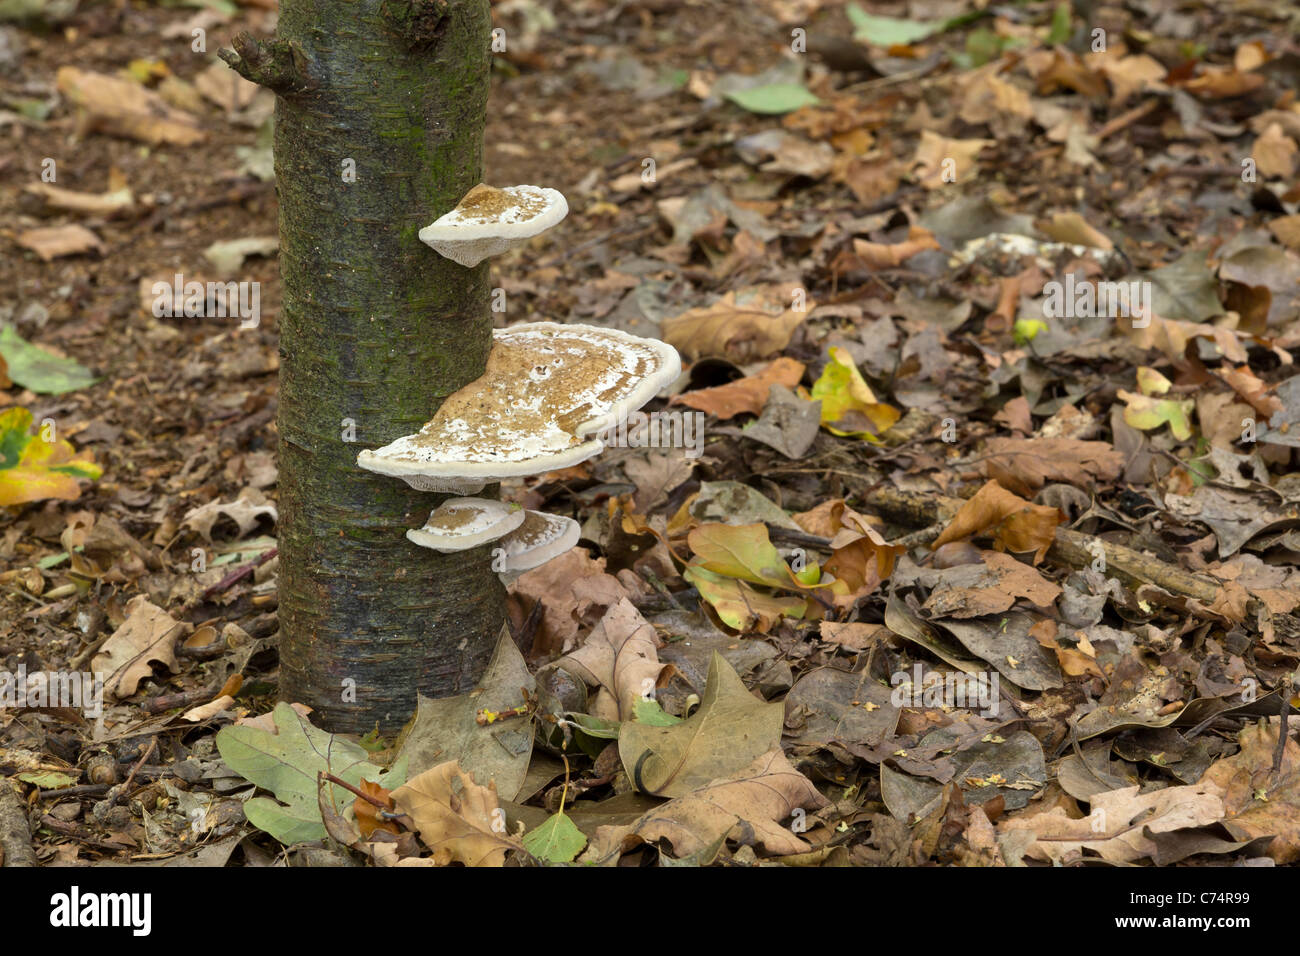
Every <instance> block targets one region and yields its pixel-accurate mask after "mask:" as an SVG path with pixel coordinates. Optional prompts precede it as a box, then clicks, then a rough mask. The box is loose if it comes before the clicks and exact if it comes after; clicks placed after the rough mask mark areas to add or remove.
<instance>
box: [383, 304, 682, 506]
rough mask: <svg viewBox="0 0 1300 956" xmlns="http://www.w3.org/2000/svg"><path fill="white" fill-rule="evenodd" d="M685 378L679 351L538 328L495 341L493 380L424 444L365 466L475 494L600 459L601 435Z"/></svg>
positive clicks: (443, 412) (453, 405) (580, 328)
mask: <svg viewBox="0 0 1300 956" xmlns="http://www.w3.org/2000/svg"><path fill="white" fill-rule="evenodd" d="M680 373H681V359H680V358H679V357H678V355H677V350H676V349H674V348H673V347H672V346H671V345H668V344H666V343H664V342H660V341H658V340H657V339H646V338H640V337H638V336H635V335H628V334H627V333H626V332H620V331H618V330H617V329H603V328H597V327H595V326H588V325H560V324H558V323H555V322H534V323H530V324H527V325H516V326H514V327H513V328H508V329H497V330H496V331H495V332H494V333H493V345H492V350H491V352H490V353H489V355H488V360H487V370H486V371H485V372H484V374H483V375H482V376H481V377H480V378H478V379H475V380H474V381H473V382H470V383H469V384H468V385H466V386H465V387H464V388H462V389H460V390H459V391H457V392H455V393H454V394H452V395H451V396H449V397H448V398H447V400H446V401H444V402H443V403H442V406H441V407H440V408H439V409H438V412H437V414H436V415H434V417H433V419H432V420H431V421H430V422H429V423H428V424H426V425H425V426H424V427H423V428H422V429H420V431H419V432H417V433H416V434H414V435H405V436H403V437H401V438H399V439H397V440H396V441H394V442H391V443H390V444H388V445H385V446H384V447H382V448H377V449H375V450H374V451H363V452H361V454H360V455H358V456H357V464H358V465H360V466H361V467H362V468H365V469H367V470H368V471H373V472H377V473H379V474H381V475H391V476H393V477H395V478H401V479H403V480H405V481H406V483H407V484H409V485H410V486H411V487H413V488H416V489H419V490H422V491H447V492H453V493H457V494H472V493H474V492H476V491H480V490H481V489H482V488H483V487H484V485H486V484H489V483H491V482H496V481H500V480H501V479H503V478H514V477H522V476H525V475H540V474H544V473H546V472H548V471H555V470H557V469H560V468H567V467H569V466H570V465H576V464H578V463H579V462H583V461H586V460H587V459H588V458H593V457H595V456H596V455H598V454H600V452H601V451H603V450H604V448H605V443H604V442H603V441H602V440H601V438H600V433H601V432H603V431H605V430H606V429H609V428H611V427H614V426H615V425H616V424H617V423H618V422H619V420H620V419H624V418H626V417H627V416H628V415H629V414H631V413H632V412H634V411H636V410H637V409H639V408H640V407H641V406H642V405H644V404H645V403H646V402H648V401H650V399H651V398H653V397H654V396H655V395H656V394H657V393H658V392H659V391H660V390H661V389H662V388H664V387H665V386H667V385H669V384H670V383H672V382H673V381H674V380H675V379H676V378H677V376H678V375H679V374H680Z"/></svg>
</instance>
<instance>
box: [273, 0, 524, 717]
mask: <svg viewBox="0 0 1300 956" xmlns="http://www.w3.org/2000/svg"><path fill="white" fill-rule="evenodd" d="M439 7H440V8H443V9H442V15H441V16H436V17H435V16H433V12H432V11H433V5H432V4H430V5H427V6H423V7H419V8H417V13H419V12H420V11H424V13H423V14H422V15H421V16H422V18H421V16H416V17H415V20H416V21H418V22H419V24H422V25H423V26H424V27H425V28H427V29H428V30H429V31H431V33H433V34H434V35H432V36H430V37H428V38H427V41H428V42H417V43H414V44H412V43H409V42H408V39H409V38H408V37H407V36H406V35H405V34H403V32H402V28H400V25H398V26H395V24H394V19H393V6H392V4H391V3H388V4H385V3H384V2H383V0H282V3H281V7H280V21H279V28H278V35H277V40H276V42H277V43H278V44H279V46H278V47H276V49H281V50H283V49H297V50H300V51H301V52H302V55H303V57H304V58H305V59H304V60H302V62H304V63H305V64H306V68H307V69H308V70H309V72H310V76H311V79H312V85H311V87H310V88H308V89H301V88H299V87H293V88H290V91H289V92H282V93H281V95H280V97H279V98H278V101H277V106H276V115H275V166H276V188H277V192H278V194H279V201H280V267H281V273H282V276H283V282H284V309H283V313H282V317H281V322H280V352H281V369H280V395H279V413H278V424H279V429H280V486H279V494H280V611H279V614H280V625H281V642H280V654H281V696H282V697H284V698H285V699H286V700H298V701H302V702H304V703H306V704H309V705H310V706H312V707H314V708H316V709H317V711H318V712H320V714H321V715H322V717H323V718H324V721H325V723H326V725H327V726H329V727H330V728H331V729H335V730H351V731H362V730H367V729H369V728H370V727H372V726H373V725H374V724H375V723H378V724H380V726H381V727H383V728H384V729H392V728H394V727H396V726H399V725H400V724H401V723H403V722H404V721H405V720H406V719H407V717H408V716H409V715H410V713H411V712H412V711H413V710H414V707H415V692H416V690H417V689H418V690H420V691H421V692H423V693H425V694H430V695H434V696H445V695H449V694H455V693H463V692H465V691H467V690H468V689H470V688H471V687H472V686H473V682H474V681H475V679H476V678H477V677H478V675H479V673H480V672H481V669H482V666H483V664H484V662H485V661H486V658H487V655H488V654H489V653H490V651H491V649H492V645H493V642H494V640H495V637H496V635H497V633H498V632H499V629H500V625H501V622H502V619H503V616H504V594H503V591H502V588H501V585H500V584H499V583H498V582H497V579H496V576H495V575H494V574H493V573H492V571H491V569H490V557H489V553H488V551H487V549H480V550H479V551H477V552H473V553H471V554H469V555H451V556H442V555H437V554H435V553H433V552H431V551H428V550H426V549H424V548H419V547H416V546H415V545H413V544H411V543H410V542H408V541H407V540H406V537H405V532H406V530H407V529H408V528H412V527H417V526H419V525H420V524H421V523H422V522H423V520H424V518H425V517H426V516H427V514H428V512H429V510H430V509H431V508H433V507H434V506H435V505H436V504H437V502H438V501H439V500H440V498H439V497H437V496H433V495H428V494H422V493H419V492H416V491H413V490H411V489H409V488H408V487H407V486H406V485H405V484H404V483H402V482H400V481H398V480H396V479H392V478H385V477H382V476H379V475H373V474H371V473H369V472H366V471H363V470H361V469H360V468H358V467H357V465H356V455H357V452H358V451H360V450H361V449H362V448H365V447H371V448H373V447H377V446H379V445H382V444H385V443H387V442H389V441H391V440H393V439H394V438H397V437H398V436H400V435H403V434H407V433H409V432H411V431H415V430H417V429H418V428H419V427H420V426H421V425H422V424H423V423H424V422H425V421H427V420H428V418H429V417H430V416H431V415H432V414H433V412H434V411H435V410H436V409H437V406H438V405H439V404H440V402H441V400H442V399H443V398H445V397H446V396H447V395H449V394H451V393H452V392H454V391H455V390H456V389H458V388H460V387H461V386H462V385H464V384H466V383H467V382H470V381H472V380H473V379H475V378H477V377H478V376H479V375H481V374H482V372H483V368H484V364H485V361H486V358H487V352H488V349H489V348H490V345H491V329H492V321H491V314H490V311H489V307H488V297H489V289H488V270H487V265H486V264H484V265H482V266H479V267H478V268H476V269H464V268H462V267H461V266H458V265H456V264H455V263H453V262H451V261H449V260H447V259H443V258H442V257H441V256H439V255H437V254H436V253H434V252H433V251H432V250H430V249H429V248H428V247H426V246H425V245H423V244H422V243H420V242H419V241H418V239H417V237H416V232H417V231H418V230H419V228H420V227H421V226H423V225H426V224H427V223H429V222H430V221H432V220H433V219H434V218H436V217H437V216H439V215H441V214H442V213H444V212H446V211H447V210H449V209H451V208H452V207H453V206H454V205H455V204H456V202H457V201H458V200H459V199H460V197H461V196H463V195H464V194H465V193H466V192H467V191H468V190H469V189H470V188H471V187H472V186H474V185H475V184H476V183H478V182H479V181H480V180H481V178H482V148H483V127H484V120H485V112H486V107H487V93H488V73H489V66H490V64H489V58H490V52H489V43H490V31H491V19H490V16H489V10H488V4H487V0H447V2H446V3H442V4H440V5H439ZM405 9H406V10H407V11H408V12H407V14H405V22H406V24H407V25H408V26H409V23H410V22H412V19H411V18H412V16H414V15H413V14H411V13H410V12H409V11H410V10H411V8H410V7H409V6H407V7H406V8H405ZM347 161H351V163H352V164H354V165H355V171H356V181H355V182H348V181H346V180H345V178H344V169H345V164H346V163H347ZM347 419H350V420H352V421H353V422H355V429H356V439H357V441H356V443H348V442H345V441H344V440H343V433H344V430H345V420H347ZM352 687H355V701H350V700H348V699H347V698H348V696H349V690H350V689H351V688H352Z"/></svg>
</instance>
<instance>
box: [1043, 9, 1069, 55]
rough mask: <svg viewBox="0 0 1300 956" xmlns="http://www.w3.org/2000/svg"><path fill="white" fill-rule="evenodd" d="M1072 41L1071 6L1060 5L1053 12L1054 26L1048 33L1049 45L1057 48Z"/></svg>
mask: <svg viewBox="0 0 1300 956" xmlns="http://www.w3.org/2000/svg"><path fill="white" fill-rule="evenodd" d="M1069 39H1070V5H1069V4H1068V3H1064V2H1062V3H1058V4H1057V5H1056V9H1055V10H1053V11H1052V26H1051V28H1050V29H1049V30H1048V31H1047V43H1048V45H1049V46H1055V45H1056V44H1058V43H1065V42H1066V41H1067V40H1069Z"/></svg>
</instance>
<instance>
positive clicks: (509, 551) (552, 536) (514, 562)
mask: <svg viewBox="0 0 1300 956" xmlns="http://www.w3.org/2000/svg"><path fill="white" fill-rule="evenodd" d="M579 530H580V529H579V527H578V522H576V521H574V520H573V519H572V518H566V517H564V516H563V515H550V514H546V513H545V512H542V511H529V512H528V513H527V516H526V517H525V518H524V522H523V524H521V525H520V526H519V528H518V529H517V530H515V531H512V532H510V533H509V534H508V535H506V536H505V537H504V538H502V539H501V543H500V545H499V547H500V548H501V549H502V551H504V552H505V573H504V574H503V575H502V576H503V577H504V578H506V579H508V580H513V579H514V578H515V577H518V576H519V574H521V573H522V572H524V571H528V570H530V569H532V568H535V567H538V566H540V565H543V564H545V563H546V562H547V561H549V560H551V559H552V558H558V557H559V556H560V555H562V554H563V553H564V552H565V551H568V550H569V549H570V548H572V547H573V546H574V545H575V544H577V543H578V535H579Z"/></svg>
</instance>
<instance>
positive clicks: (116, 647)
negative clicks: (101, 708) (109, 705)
mask: <svg viewBox="0 0 1300 956" xmlns="http://www.w3.org/2000/svg"><path fill="white" fill-rule="evenodd" d="M126 614H127V616H126V620H125V621H123V622H122V626H121V627H119V628H118V629H117V630H116V631H114V632H113V633H112V635H111V636H110V637H109V639H108V640H107V641H105V642H104V645H103V646H102V647H101V648H100V649H99V653H97V654H96V655H95V657H94V659H93V660H92V661H91V662H90V669H91V670H92V671H94V672H96V673H100V672H102V673H103V674H104V675H105V677H104V691H105V693H108V694H111V695H112V696H113V697H115V698H117V699H119V700H120V699H122V698H125V697H130V696H131V695H132V694H134V693H135V692H136V689H137V688H138V687H139V686H140V681H141V680H142V679H144V678H146V677H152V676H153V666H152V665H153V663H154V662H157V663H159V664H162V665H163V666H164V667H166V668H167V669H168V670H169V671H172V672H173V673H175V671H176V670H177V666H176V647H175V645H176V641H177V639H179V638H182V637H184V636H185V635H186V634H188V633H189V632H190V630H191V628H190V625H188V624H186V623H184V622H182V621H176V620H173V619H172V616H171V615H170V614H168V613H167V612H166V611H164V610H163V609H162V608H160V607H158V606H157V605H156V604H150V603H149V600H148V599H147V598H146V597H145V596H144V595H143V594H141V595H137V596H136V597H134V598H132V599H131V602H130V603H129V604H127V606H126Z"/></svg>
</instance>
